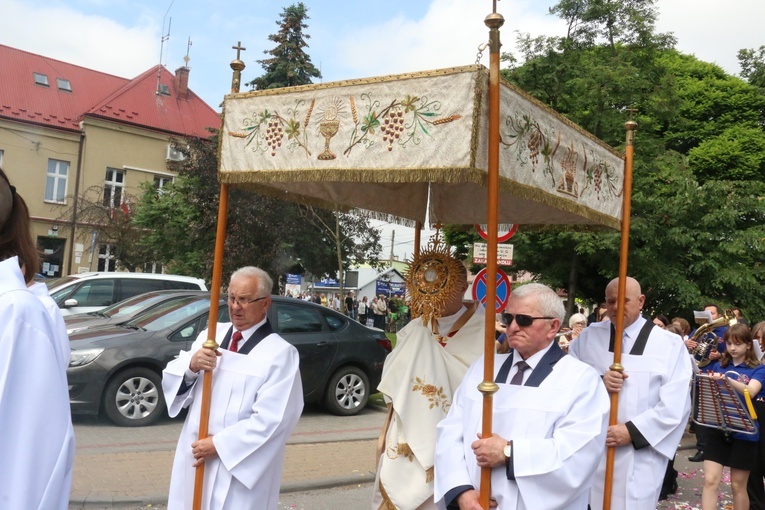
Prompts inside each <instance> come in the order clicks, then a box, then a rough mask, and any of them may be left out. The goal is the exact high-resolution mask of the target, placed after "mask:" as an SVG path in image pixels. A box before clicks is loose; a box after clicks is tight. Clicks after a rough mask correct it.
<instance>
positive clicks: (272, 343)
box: [162, 267, 303, 510]
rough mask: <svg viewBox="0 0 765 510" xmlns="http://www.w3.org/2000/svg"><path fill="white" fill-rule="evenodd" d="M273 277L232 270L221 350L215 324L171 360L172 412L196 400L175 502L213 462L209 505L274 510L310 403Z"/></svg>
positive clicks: (175, 509)
mask: <svg viewBox="0 0 765 510" xmlns="http://www.w3.org/2000/svg"><path fill="white" fill-rule="evenodd" d="M272 286H273V283H272V280H271V278H270V277H269V276H268V274H266V273H265V271H263V270H261V269H258V268H255V267H244V268H241V269H239V270H237V271H236V272H234V274H233V275H231V282H230V285H229V295H228V303H229V314H230V315H231V321H232V323H233V325H229V324H220V325H219V327H218V329H217V334H216V339H217V341H218V342H219V343H220V349H219V350H218V351H212V350H210V349H206V348H202V344H203V343H204V342H205V341H206V340H207V331H204V332H203V333H202V334H200V336H199V338H197V340H196V342H194V345H193V346H192V347H191V349H190V350H189V351H188V352H181V354H180V356H179V357H178V359H176V360H174V361H172V362H170V363H168V365H167V368H166V369H165V371H164V372H163V378H162V388H163V390H164V393H165V398H166V400H167V403H168V411H169V413H170V416H175V415H177V414H178V413H179V412H180V410H181V409H182V408H184V407H187V406H190V408H189V412H188V415H187V417H186V422H185V423H184V425H183V429H182V430H181V435H180V439H179V440H178V447H177V449H176V452H175V459H174V461H173V472H172V477H171V480H170V496H169V499H168V510H187V509H189V508H191V507H192V501H193V492H194V478H195V472H196V469H195V468H196V466H197V465H198V464H200V463H202V462H204V464H205V470H204V475H205V476H204V485H203V492H202V508H203V509H204V510H248V509H249V510H274V509H276V507H277V504H278V499H279V486H280V483H281V475H282V466H283V463H284V448H285V444H286V442H287V439H288V437H289V435H290V433H291V432H292V429H293V428H294V426H295V424H297V421H298V419H299V418H300V413H301V412H302V410H303V390H302V384H301V381H300V372H299V370H298V362H299V357H298V352H297V349H295V347H293V346H292V345H290V344H289V343H288V342H287V341H286V340H284V339H283V338H282V337H280V336H279V335H277V334H275V333H274V332H273V331H272V330H271V326H270V324H269V322H268V320H267V318H266V313H267V311H268V308H269V306H270V305H271V297H270V294H271V288H272ZM204 370H212V371H213V384H212V395H211V410H210V422H209V427H208V431H209V436H208V437H207V438H204V439H201V440H198V435H199V417H200V406H201V400H202V386H203V385H202V381H201V376H202V372H203V371H204Z"/></svg>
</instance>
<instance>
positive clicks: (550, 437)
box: [435, 283, 608, 510]
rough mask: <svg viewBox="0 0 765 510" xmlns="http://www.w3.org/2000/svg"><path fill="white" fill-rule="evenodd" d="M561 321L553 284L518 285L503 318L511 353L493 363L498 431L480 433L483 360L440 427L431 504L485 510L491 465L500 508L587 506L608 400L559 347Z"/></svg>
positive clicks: (587, 370) (587, 371) (571, 509)
mask: <svg viewBox="0 0 765 510" xmlns="http://www.w3.org/2000/svg"><path fill="white" fill-rule="evenodd" d="M564 316H565V310H564V308H563V304H562V303H561V300H560V298H559V297H558V295H557V294H556V293H555V292H554V291H553V290H552V289H550V288H549V287H546V286H544V285H541V284H538V283H530V284H526V285H521V286H520V287H518V288H516V289H513V292H512V294H510V299H509V301H508V303H507V306H506V308H505V314H504V322H505V324H507V327H506V332H507V343H508V345H509V347H510V349H511V350H510V352H509V353H507V354H496V355H495V358H494V361H495V364H494V382H495V383H496V384H497V385H498V386H499V391H497V393H495V394H494V398H493V414H492V416H493V432H494V433H493V434H492V436H491V437H486V438H482V437H481V433H482V430H481V429H482V426H481V418H482V407H483V400H484V398H483V395H482V394H481V393H480V392H479V391H478V385H479V384H480V383H481V382H482V381H483V368H484V359H483V357H481V358H479V359H478V361H476V362H475V363H473V365H472V366H471V367H470V369H469V370H468V372H467V374H466V375H465V379H464V380H463V381H462V384H461V385H460V387H459V388H458V389H457V392H456V394H455V395H454V401H453V403H452V407H451V409H450V410H449V415H448V416H447V417H446V418H445V419H444V420H442V421H441V422H440V423H439V424H438V440H437V443H436V473H435V475H436V484H435V499H436V502H437V503H439V504H441V505H443V506H442V507H446V508H448V509H450V510H451V509H455V510H457V509H459V510H482V508H481V505H480V503H479V492H478V491H479V490H480V479H481V468H487V469H491V494H490V497H491V499H492V500H493V504H496V505H497V508H498V509H499V510H564V509H565V510H584V509H586V508H587V500H588V497H589V492H590V484H591V483H592V476H593V474H594V473H595V470H596V469H597V466H598V461H599V460H600V457H601V456H602V455H603V451H604V449H605V436H606V426H607V423H608V422H607V420H608V395H607V394H606V391H605V390H604V389H603V385H602V383H601V381H600V378H599V377H598V374H597V373H596V372H595V371H594V370H593V369H592V368H591V367H588V366H587V365H585V364H584V363H582V362H580V361H577V360H575V359H573V358H572V357H570V356H566V355H565V353H564V352H563V351H562V350H561V349H560V347H559V346H558V344H557V343H556V342H555V334H556V333H557V331H558V329H559V328H560V324H561V321H562V320H563V317H564ZM577 341H578V340H577ZM575 343H576V342H575Z"/></svg>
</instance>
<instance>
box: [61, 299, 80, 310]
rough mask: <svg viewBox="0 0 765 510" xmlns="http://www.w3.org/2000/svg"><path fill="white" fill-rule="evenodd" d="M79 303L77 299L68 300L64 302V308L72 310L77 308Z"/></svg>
mask: <svg viewBox="0 0 765 510" xmlns="http://www.w3.org/2000/svg"><path fill="white" fill-rule="evenodd" d="M78 304H79V303H78V302H77V300H76V299H67V300H66V301H64V308H72V307H73V306H77V305H78Z"/></svg>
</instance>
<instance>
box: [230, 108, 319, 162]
mask: <svg viewBox="0 0 765 510" xmlns="http://www.w3.org/2000/svg"><path fill="white" fill-rule="evenodd" d="M314 103H315V100H314V101H311V106H310V107H309V108H308V113H307V114H306V117H305V124H304V125H302V126H301V124H300V121H299V120H297V119H296V117H297V116H298V115H299V108H300V107H301V106H303V105H304V104H305V101H303V100H300V101H297V103H296V104H295V107H294V108H288V109H287V115H288V116H289V118H286V117H284V116H282V115H280V114H279V112H277V111H276V110H274V111H271V112H270V111H268V109H266V110H263V111H262V112H260V113H254V114H253V115H252V117H248V118H246V119H244V127H243V128H242V131H240V132H232V133H229V134H230V135H231V136H233V137H236V138H244V139H246V140H247V143H246V144H245V147H249V146H250V145H252V150H253V151H255V152H259V153H261V154H266V153H269V152H270V154H271V156H272V157H273V156H276V151H277V150H278V149H279V148H281V146H282V142H283V139H284V135H285V134H286V135H287V142H286V143H287V147H288V148H289V149H290V151H294V150H296V149H298V148H302V149H303V150H304V151H305V154H306V156H310V155H311V151H310V150H309V149H308V133H307V129H304V128H307V127H308V122H309V121H310V119H311V112H312V111H313V107H314Z"/></svg>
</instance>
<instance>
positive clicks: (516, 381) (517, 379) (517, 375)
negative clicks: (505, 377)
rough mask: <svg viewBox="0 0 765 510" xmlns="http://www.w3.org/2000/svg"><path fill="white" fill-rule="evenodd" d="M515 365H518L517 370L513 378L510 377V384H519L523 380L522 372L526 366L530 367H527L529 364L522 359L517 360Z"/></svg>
mask: <svg viewBox="0 0 765 510" xmlns="http://www.w3.org/2000/svg"><path fill="white" fill-rule="evenodd" d="M515 366H516V367H518V371H517V372H516V373H515V375H514V376H513V378H512V379H510V384H515V385H517V386H520V384H521V383H522V382H523V372H525V371H526V369H527V368H531V367H529V364H528V363H526V362H525V361H523V360H521V361H519V362H518V364H517V365H515Z"/></svg>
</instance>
